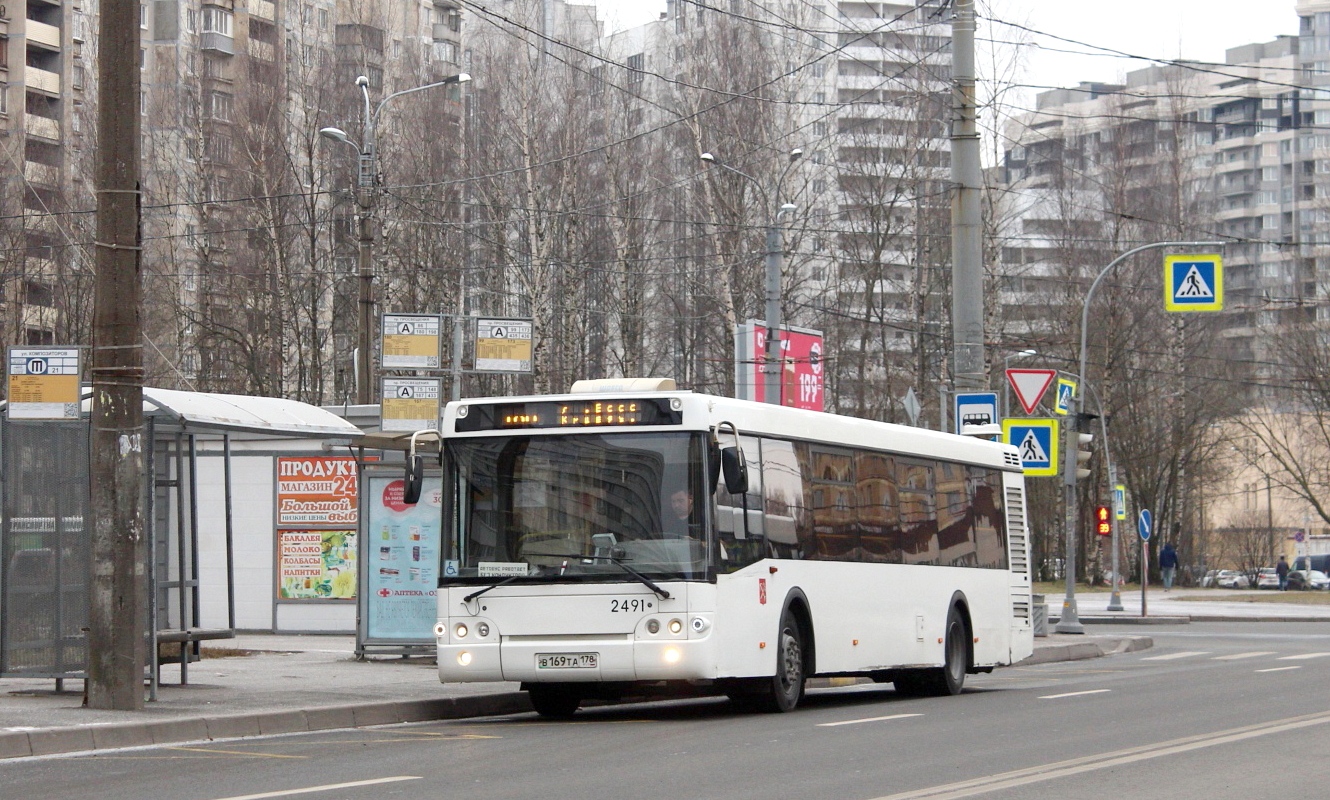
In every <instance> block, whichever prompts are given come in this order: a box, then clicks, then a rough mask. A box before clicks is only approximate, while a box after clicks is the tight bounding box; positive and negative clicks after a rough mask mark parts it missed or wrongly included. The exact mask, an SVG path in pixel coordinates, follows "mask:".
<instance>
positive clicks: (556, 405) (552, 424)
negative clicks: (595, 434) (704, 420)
mask: <svg viewBox="0 0 1330 800" xmlns="http://www.w3.org/2000/svg"><path fill="white" fill-rule="evenodd" d="M682 424H683V414H682V413H680V412H678V411H672V410H670V407H669V400H668V399H663V398H646V399H643V398H632V399H628V398H624V399H614V400H578V401H569V402H548V401H545V402H532V403H497V404H494V405H474V406H470V407H469V409H468V412H467V415H466V416H464V417H463V416H459V417H458V419H457V430H459V431H484V430H525V429H531V428H608V427H612V426H621V425H626V426H639V425H682Z"/></svg>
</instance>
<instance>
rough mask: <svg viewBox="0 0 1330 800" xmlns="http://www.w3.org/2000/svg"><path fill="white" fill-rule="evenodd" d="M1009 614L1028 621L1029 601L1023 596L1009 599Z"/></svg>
mask: <svg viewBox="0 0 1330 800" xmlns="http://www.w3.org/2000/svg"><path fill="white" fill-rule="evenodd" d="M1011 615H1012V616H1013V617H1015V618H1016V619H1021V620H1026V621H1029V619H1030V601H1029V600H1026V599H1023V598H1022V599H1017V600H1013V601H1011Z"/></svg>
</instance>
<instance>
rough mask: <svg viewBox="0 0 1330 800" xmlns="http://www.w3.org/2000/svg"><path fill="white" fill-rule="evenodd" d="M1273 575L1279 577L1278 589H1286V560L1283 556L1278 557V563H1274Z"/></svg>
mask: <svg viewBox="0 0 1330 800" xmlns="http://www.w3.org/2000/svg"><path fill="white" fill-rule="evenodd" d="M1275 576H1276V577H1278V578H1279V591H1281V592H1283V591H1287V590H1288V562H1287V561H1285V560H1284V557H1283V556H1280V557H1279V563H1278V564H1275Z"/></svg>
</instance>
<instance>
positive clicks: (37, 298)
mask: <svg viewBox="0 0 1330 800" xmlns="http://www.w3.org/2000/svg"><path fill="white" fill-rule="evenodd" d="M23 302H24V303H26V304H27V305H30V306H41V307H42V308H51V307H52V306H54V305H55V292H54V291H52V290H51V285H50V284H49V283H42V282H41V281H28V282H26V283H25V284H24V285H23Z"/></svg>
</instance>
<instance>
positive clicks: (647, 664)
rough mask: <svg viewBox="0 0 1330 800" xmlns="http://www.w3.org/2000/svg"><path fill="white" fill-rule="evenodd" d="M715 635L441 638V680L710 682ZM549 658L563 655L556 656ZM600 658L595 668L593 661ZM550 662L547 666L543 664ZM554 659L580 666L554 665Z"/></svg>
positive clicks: (713, 661)
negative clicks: (464, 641) (461, 641)
mask: <svg viewBox="0 0 1330 800" xmlns="http://www.w3.org/2000/svg"><path fill="white" fill-rule="evenodd" d="M712 641H713V640H712V639H711V637H705V638H678V639H660V640H646V641H643V640H634V639H632V638H631V636H629V637H624V636H615V637H599V636H588V637H584V638H583V637H579V638H578V639H577V640H576V642H570V641H569V640H568V639H566V638H553V639H549V640H544V641H542V640H540V639H532V638H528V637H523V638H522V640H521V641H517V642H514V641H500V642H486V643H481V642H477V643H473V644H469V645H467V644H453V643H444V642H440V643H439V645H438V661H439V680H440V681H442V682H444V683H454V682H470V681H527V682H547V683H570V682H572V683H594V682H603V681H665V680H705V679H709V678H714V677H715V676H716V653H715V650H714V647H713V644H712ZM549 656H562V657H563V658H556V659H550V658H549ZM588 656H594V666H590V665H589V664H590V663H591V662H592V661H593V659H591V658H588ZM542 663H545V664H546V665H547V666H541V664H542ZM553 663H558V664H565V663H567V664H577V666H548V665H550V664H553Z"/></svg>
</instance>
